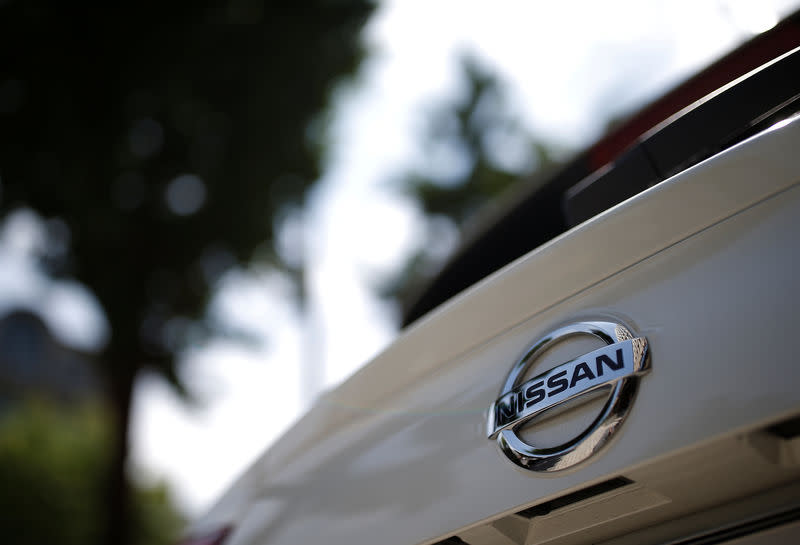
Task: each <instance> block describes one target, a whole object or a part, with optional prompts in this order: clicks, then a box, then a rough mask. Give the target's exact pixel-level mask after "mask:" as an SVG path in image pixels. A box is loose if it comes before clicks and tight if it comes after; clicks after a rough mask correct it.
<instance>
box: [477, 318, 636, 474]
mask: <svg viewBox="0 0 800 545" xmlns="http://www.w3.org/2000/svg"><path fill="white" fill-rule="evenodd" d="M580 335H589V336H592V337H596V338H599V339H600V340H602V341H603V342H604V343H605V344H606V346H604V347H602V348H600V349H598V350H594V351H592V352H589V353H586V354H584V355H582V356H580V357H578V358H575V359H573V360H570V361H568V362H566V363H562V364H561V365H557V366H556V367H553V368H552V369H550V370H548V371H545V372H543V373H541V374H538V375H536V376H535V377H533V378H531V379H529V380H527V381H524V382H523V379H524V377H525V374H526V372H527V371H528V370H529V369H530V368H531V366H532V365H533V364H534V363H535V362H536V360H537V359H538V358H539V357H540V356H541V355H542V354H543V353H544V352H545V351H546V350H547V349H549V348H552V347H553V346H554V345H556V344H558V343H561V342H563V341H565V340H567V339H570V338H574V337H576V336H580ZM649 370H650V355H649V350H648V344H647V339H645V338H644V337H635V336H634V335H633V334H632V333H631V332H630V330H629V329H628V328H627V327H625V326H624V325H622V324H620V323H616V322H605V321H597V322H578V323H574V324H571V325H568V326H564V327H561V328H558V329H556V330H555V331H552V332H550V333H549V334H548V335H546V336H544V337H542V338H541V339H539V340H538V341H537V342H536V343H535V344H534V345H533V346H532V347H531V348H530V349H529V350H528V351H527V352H526V354H525V355H524V356H523V357H522V358H521V359H520V360H519V361H518V362H517V363H516V365H514V367H513V368H512V369H511V372H510V373H509V375H508V377H507V378H506V381H505V384H504V385H503V389H502V390H501V395H500V396H499V398H498V399H497V400H496V401H495V402H494V403H492V405H491V407H490V408H489V415H488V419H487V430H486V431H487V436H488V438H489V439H496V440H497V444H498V446H499V447H500V450H501V451H502V452H503V453H504V454H505V455H506V456H507V457H508V458H509V459H510V460H511V461H512V462H514V463H515V464H517V465H518V466H520V467H523V468H525V469H529V470H532V471H540V472H550V471H559V470H562V469H566V468H568V467H572V466H574V465H575V464H578V463H580V462H582V461H584V460H586V459H587V458H589V457H590V456H592V455H593V454H594V453H596V452H597V451H598V450H600V449H601V448H602V447H603V446H604V445H605V444H606V443H607V442H608V440H609V439H611V437H612V436H613V435H614V433H616V431H617V430H618V429H619V427H620V425H621V424H622V422H623V421H624V420H625V417H626V416H627V415H628V412H629V411H630V408H631V406H632V404H633V398H634V397H635V394H636V389H637V387H638V382H639V378H640V377H641V375H643V374H645V373H646V372H647V371H649ZM598 390H608V391H609V393H608V397H607V399H606V402H605V404H604V405H603V409H602V410H601V411H600V414H599V415H598V416H597V417H596V418H595V419H594V421H593V422H592V423H591V424H590V425H589V427H588V428H586V429H585V430H584V431H583V432H582V433H580V434H579V435H578V436H577V437H575V438H573V439H571V440H569V441H567V442H566V443H563V444H561V445H558V446H555V447H547V448H537V447H535V446H533V445H529V444H528V443H526V442H524V441H523V440H522V439H521V438H520V437H519V434H518V430H519V429H520V428H521V427H522V426H523V425H526V424H529V423H532V421H533V420H534V419H535V418H536V417H537V416H540V415H542V414H543V413H545V412H547V411H551V410H552V409H555V408H556V407H559V406H561V405H563V404H565V403H568V402H571V401H575V400H578V399H580V398H582V397H584V396H589V397H592V398H593V397H594V396H591V395H590V394H593V393H596V392H597V391H598Z"/></svg>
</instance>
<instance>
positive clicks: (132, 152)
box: [0, 0, 373, 545]
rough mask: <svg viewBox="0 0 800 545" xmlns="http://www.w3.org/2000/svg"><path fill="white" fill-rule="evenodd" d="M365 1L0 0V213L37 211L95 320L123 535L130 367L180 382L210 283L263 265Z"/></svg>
mask: <svg viewBox="0 0 800 545" xmlns="http://www.w3.org/2000/svg"><path fill="white" fill-rule="evenodd" d="M372 9H373V6H372V3H371V2H369V1H367V0H306V1H301V2H294V3H285V4H280V5H279V7H273V6H272V4H270V3H267V2H263V1H259V0H212V1H210V2H203V3H197V2H190V1H188V0H178V1H174V2H155V1H148V0H144V1H142V0H139V1H137V2H121V3H120V2H116V3H113V4H110V5H107V6H103V7H102V8H98V7H97V6H96V5H94V4H93V3H89V2H82V1H78V2H59V1H57V0H29V1H24V2H23V1H14V0H10V1H7V2H2V3H0V183H2V186H0V189H2V195H1V200H0V213H7V212H8V211H11V210H14V209H16V208H19V207H24V206H27V207H31V208H33V209H35V210H36V211H37V212H38V213H39V214H40V215H41V216H42V217H44V218H45V219H46V221H47V225H48V228H49V229H50V231H51V235H52V236H51V237H50V239H51V242H53V244H51V245H50V246H49V247H48V250H47V251H46V252H45V255H44V258H45V261H46V263H47V265H48V266H49V269H50V271H51V272H52V273H53V274H54V275H62V276H67V277H72V278H75V279H77V280H78V281H80V282H82V283H83V284H84V285H86V286H87V287H88V288H89V289H90V290H91V291H92V292H93V293H94V295H95V296H96V297H97V299H98V300H99V303H100V305H101V306H102V309H103V311H104V313H105V315H106V317H107V319H108V322H109V323H110V325H111V338H110V340H109V342H108V343H107V345H106V346H105V347H104V349H103V350H102V353H101V354H100V355H99V357H98V361H99V362H101V365H100V366H99V367H100V369H101V372H102V374H103V376H104V378H105V379H106V384H107V392H108V399H109V406H110V408H111V412H112V416H113V419H112V431H113V433H112V434H111V441H110V445H111V451H110V458H109V459H110V462H109V464H108V468H109V469H108V479H107V481H106V492H105V498H104V500H103V502H102V507H103V508H104V509H106V511H107V516H105V517H103V520H104V521H105V524H106V532H105V533H104V534H103V538H102V541H103V542H105V543H108V544H109V545H125V544H126V543H129V542H130V539H129V536H130V532H129V524H128V517H127V515H126V513H128V511H129V510H128V508H127V498H128V494H127V493H126V486H127V485H126V479H125V470H124V468H125V459H126V453H127V428H128V418H129V411H130V402H131V393H132V388H133V384H134V381H135V377H136V375H137V373H138V372H139V371H140V370H141V369H143V368H150V369H153V370H155V371H157V372H159V373H160V374H161V375H162V376H164V377H165V378H167V379H168V380H170V381H171V382H172V383H173V384H174V385H175V386H176V387H178V388H180V387H181V385H180V381H179V380H178V378H177V373H176V355H177V354H178V352H179V351H180V350H181V349H182V348H183V347H184V346H185V340H186V332H187V331H188V330H189V329H191V328H188V327H186V324H191V323H192V322H195V323H197V322H198V321H201V320H202V317H203V310H204V306H205V304H206V301H207V298H208V295H209V293H210V289H211V287H212V286H213V285H214V283H215V280H216V279H217V278H218V277H219V276H220V274H221V273H223V272H224V271H225V270H228V269H229V268H230V267H232V266H234V265H236V264H239V263H245V262H247V261H249V260H250V259H252V258H253V257H254V256H255V257H258V258H262V259H265V260H266V261H268V262H271V263H273V264H280V258H279V257H278V256H277V255H276V252H274V251H273V245H272V240H273V236H274V233H275V230H276V222H278V221H279V217H280V215H281V213H282V211H284V210H286V209H287V208H288V207H290V206H291V205H292V204H293V203H299V202H301V201H302V199H303V196H304V193H305V191H306V190H307V189H308V187H309V185H310V184H311V183H312V182H313V181H314V180H316V179H317V178H318V175H319V166H318V152H319V149H318V148H319V145H320V142H321V139H320V138H319V135H320V131H321V129H320V127H321V126H322V125H323V123H322V122H321V121H320V120H322V119H324V118H323V117H321V115H320V114H321V112H322V111H323V109H324V107H325V104H326V101H327V99H328V97H329V94H330V92H331V90H332V88H333V86H334V85H335V84H336V82H337V81H338V80H339V79H340V78H341V77H342V76H346V75H349V74H351V73H352V72H353V71H354V69H355V68H356V66H357V65H358V63H359V61H360V59H361V56H362V50H361V45H360V39H359V35H360V29H361V27H362V25H363V23H364V22H365V20H366V18H367V17H368V15H369V14H370V12H371V10H372Z"/></svg>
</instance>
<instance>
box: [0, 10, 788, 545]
mask: <svg viewBox="0 0 800 545" xmlns="http://www.w3.org/2000/svg"><path fill="white" fill-rule="evenodd" d="M797 5H798V1H797V0H769V1H763V0H752V1H745V0H713V1H708V2H698V1H697V0H693V1H691V2H689V1H683V0H679V1H675V0H673V1H670V2H666V1H665V2H640V1H634V0H620V1H613V2H589V1H579V0H562V1H560V2H549V3H542V2H529V1H528V2H526V1H512V0H509V1H506V2H502V3H499V4H498V3H496V2H492V3H490V2H468V1H463V0H461V1H458V0H452V1H444V0H443V1H437V2H430V1H427V2H425V1H414V0H402V1H401V0H384V1H381V2H375V3H373V2H369V1H356V0H353V1H351V0H339V1H334V0H328V1H326V0H317V1H311V0H309V1H304V2H296V3H294V4H292V5H291V7H288V6H283V7H281V8H275V7H273V6H272V5H271V3H265V2H261V1H259V0H212V1H211V2H207V3H204V4H203V7H199V5H198V4H197V3H195V2H188V1H184V0H177V1H174V2H169V3H166V2H148V1H140V2H136V3H126V2H122V3H117V4H116V5H115V6H114V7H109V8H107V9H106V10H104V11H98V10H97V9H95V8H94V7H93V6H91V5H90V4H88V3H83V2H70V3H63V2H57V1H55V0H49V1H48V0H31V1H22V0H0V43H2V47H0V59H1V61H0V536H3V537H2V538H3V540H4V542H8V543H25V544H27V543H37V544H38V543H48V542H52V543H61V544H73V543H74V544H78V543H80V544H87V543H106V544H109V545H110V544H133V543H135V544H142V545H144V544H160V543H170V542H172V541H173V540H174V539H176V537H177V536H178V535H179V533H180V531H181V528H182V526H183V524H184V523H185V521H186V520H187V519H188V518H191V517H195V516H198V515H199V514H200V513H201V512H202V511H203V510H204V509H206V508H208V507H209V506H210V504H211V502H213V500H214V498H215V497H216V496H218V495H219V494H220V493H221V492H222V491H223V490H224V489H225V487H226V486H228V485H229V484H230V483H231V481H232V480H233V479H234V478H235V477H236V475H237V474H239V473H241V472H242V471H243V470H244V468H245V467H246V466H247V464H249V463H251V462H252V461H253V460H254V459H255V457H256V456H258V455H259V454H260V453H261V452H263V451H264V449H266V448H267V447H268V446H269V445H270V443H272V442H273V441H275V440H276V439H277V438H278V437H279V436H280V434H281V433H283V432H284V431H286V430H288V429H290V428H291V427H292V426H293V425H294V423H295V422H296V421H297V419H298V418H300V417H301V416H302V414H303V412H304V411H305V410H307V408H308V407H309V405H310V404H311V403H313V400H314V399H315V397H316V396H317V395H319V393H320V392H321V391H323V390H325V389H329V388H333V387H335V386H336V385H337V384H338V383H340V382H341V381H342V380H345V379H346V378H347V377H348V376H349V375H350V374H352V373H353V372H354V371H355V370H356V369H358V368H359V367H360V366H362V365H364V364H365V363H366V362H368V361H369V359H370V358H371V357H372V356H374V355H375V354H376V353H377V352H378V351H380V350H381V348H382V347H384V346H385V345H386V344H387V343H389V342H391V340H392V338H393V337H394V336H395V335H396V334H397V332H398V327H399V321H400V318H399V317H400V315H401V309H402V307H403V304H404V302H405V303H406V304H408V302H409V301H411V300H413V295H414V293H415V292H416V290H419V289H420V286H422V285H424V283H425V281H426V278H430V277H431V275H433V274H435V272H436V270H437V269H438V268H439V267H441V265H442V263H443V262H444V261H445V260H446V259H447V256H448V255H450V254H451V253H452V252H453V251H454V249H455V248H456V247H457V246H458V244H459V241H460V240H461V239H462V238H463V233H464V232H465V231H466V232H468V231H469V229H472V228H475V225H479V224H480V222H481V221H482V220H481V218H482V217H484V216H485V215H486V214H487V212H486V208H487V206H488V207H489V208H491V203H493V202H496V200H497V199H498V198H500V199H503V198H510V197H508V196H507V195H508V194H509V192H511V193H513V192H514V191H517V190H519V187H520V186H521V185H526V184H535V183H537V179H539V177H540V176H541V173H542V172H547V171H548V170H550V169H553V168H556V167H557V166H558V165H559V164H561V163H563V162H564V161H566V160H567V159H568V158H569V157H570V156H571V154H573V153H575V152H577V151H579V150H580V149H581V148H582V147H584V146H587V145H588V144H590V143H591V142H592V141H594V140H596V139H597V138H599V137H600V136H601V135H602V134H603V132H604V131H605V130H606V129H607V128H608V127H609V126H612V125H613V124H614V123H616V122H618V121H619V120H620V119H623V118H624V117H625V116H626V115H628V114H630V113H631V112H632V111H635V110H636V109H637V108H638V107H641V106H642V105H644V104H646V103H647V102H648V101H650V100H653V99H654V98H656V97H657V96H658V95H659V94H660V93H663V92H664V91H665V90H667V89H669V88H670V87H671V86H674V85H676V84H677V83H679V82H680V81H682V80H683V79H685V78H686V77H688V76H689V75H691V74H692V73H693V72H695V71H696V70H698V69H699V68H701V67H703V66H704V65H706V64H708V63H709V62H710V61H712V60H714V59H715V58H717V57H719V56H721V55H722V54H723V53H725V52H727V51H729V50H730V49H731V48H733V47H734V46H736V45H737V44H739V43H741V42H743V41H745V40H747V39H748V38H750V37H752V36H754V35H756V34H758V33H760V32H763V31H764V30H767V29H769V28H770V27H772V26H774V25H775V24H776V23H777V22H778V21H779V19H780V18H781V17H782V16H784V15H786V14H788V13H789V12H791V11H792V10H794V9H796V8H797Z"/></svg>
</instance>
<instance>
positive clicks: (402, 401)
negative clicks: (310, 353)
mask: <svg viewBox="0 0 800 545" xmlns="http://www.w3.org/2000/svg"><path fill="white" fill-rule="evenodd" d="M798 149H800V122H798V120H795V121H794V122H790V123H786V124H784V125H783V126H782V127H780V128H774V129H771V130H769V131H766V132H764V133H762V134H760V135H757V136H756V137H753V138H752V139H750V140H748V141H745V142H743V143H741V144H739V145H737V146H735V147H734V148H731V149H729V150H727V151H726V152H724V153H722V154H720V155H718V156H715V157H713V158H711V159H709V160H707V161H705V162H703V163H700V164H699V165H697V166H695V167H693V168H691V169H689V170H688V171H685V172H683V173H681V174H679V175H677V176H675V177H673V178H671V179H670V180H667V181H666V182H663V183H661V184H659V185H658V186H656V187H654V188H652V189H650V190H648V191H646V192H644V193H642V194H640V195H637V196H636V197H634V198H632V199H630V200H628V201H626V202H624V203H622V204H620V205H619V206H617V207H615V208H613V209H611V210H609V211H607V212H605V213H603V214H601V215H600V216H597V217H595V218H593V219H592V220H590V221H588V222H586V223H584V224H582V225H580V226H578V227H576V228H575V229H573V230H571V231H569V232H567V233H565V234H564V235H562V236H561V237H558V238H557V239H555V240H553V241H551V242H550V243H548V244H546V245H544V246H542V247H540V248H538V249H537V250H535V251H533V252H531V253H530V254H528V255H527V256H525V257H524V258H522V259H520V260H519V261H517V262H515V263H513V264H511V265H510V266H508V267H507V268H505V269H503V270H501V271H499V272H498V273H496V274H495V275H493V276H491V277H490V278H488V279H486V280H485V281H483V282H481V283H479V284H478V285H476V286H474V287H473V288H471V289H469V290H467V291H466V292H465V293H463V294H461V295H460V296H459V297H457V298H456V299H454V300H452V301H451V302H449V303H448V304H446V305H444V306H443V307H441V308H439V309H438V310H437V311H435V312H433V313H431V314H430V315H428V316H427V317H425V318H423V319H422V320H420V321H418V322H417V323H416V324H414V325H413V326H412V327H411V328H409V329H408V330H406V332H404V334H403V335H402V336H401V337H400V338H398V340H397V341H396V342H395V343H394V344H393V345H392V346H391V347H389V348H388V349H387V350H386V351H385V352H384V353H383V354H381V355H380V356H378V357H377V358H376V359H375V360H374V361H372V362H371V363H370V364H369V365H367V366H366V367H365V368H364V369H362V370H361V371H360V372H359V373H357V374H356V375H355V376H354V377H352V378H351V379H350V380H349V381H348V382H347V383H345V384H344V385H342V386H341V387H339V388H338V389H337V390H335V391H333V392H330V393H329V394H327V395H326V396H325V397H324V398H322V399H321V400H320V402H319V403H318V404H317V406H315V407H314V409H312V410H311V411H310V412H309V413H308V414H307V415H306V416H305V417H304V418H303V419H302V420H301V421H300V422H298V423H297V425H296V426H295V427H294V428H293V429H292V430H291V431H290V432H289V433H287V435H286V436H284V438H283V439H282V440H281V441H279V442H278V443H277V444H276V445H274V446H273V447H272V448H271V449H270V450H269V451H268V452H267V453H266V454H265V455H264V456H263V457H262V458H261V459H260V460H258V461H257V462H256V463H255V464H254V465H253V466H252V467H251V468H250V469H249V470H248V471H247V472H246V474H245V475H243V476H242V478H241V479H240V480H239V481H238V483H237V484H236V485H235V486H234V487H233V488H232V489H231V490H230V491H229V493H228V494H226V495H225V496H224V497H223V498H222V499H221V500H220V502H219V503H218V504H217V506H216V507H214V508H213V509H212V510H211V511H210V512H209V513H208V514H207V515H206V516H205V517H203V518H202V519H200V520H198V521H196V523H195V524H194V525H193V527H192V530H194V531H196V532H198V533H199V532H202V530H203V529H204V528H213V527H218V526H220V525H227V524H232V525H233V526H234V531H233V533H232V534H231V536H230V539H229V541H228V543H230V544H231V545H243V544H247V545H256V544H284V543H285V544H297V543H314V542H325V543H327V544H348V545H360V544H374V543H376V542H380V543H382V544H385V545H409V544H414V543H428V542H434V541H436V540H437V539H440V538H441V537H443V536H447V535H451V534H452V533H454V532H455V531H456V530H458V529H460V528H463V527H466V526H470V525H474V524H477V523H479V522H481V521H482V520H485V519H488V518H491V517H494V516H496V515H498V514H501V513H510V512H514V511H517V510H519V509H520V508H521V507H524V506H528V505H531V504H533V503H534V502H536V501H539V500H545V499H548V498H552V497H554V496H556V495H558V494H561V493H563V492H564V491H567V490H570V489H575V488H578V487H580V486H584V485H586V484H591V483H593V482H598V481H601V480H603V479H605V478H608V476H614V475H618V474H620V472H623V471H625V470H626V469H629V468H633V467H636V466H637V465H641V464H643V463H645V462H647V461H649V460H653V459H655V458H657V457H660V456H663V455H665V454H668V453H671V452H675V451H678V450H680V449H685V448H687V447H690V446H692V445H697V444H699V443H702V442H704V441H708V440H710V439H712V438H715V437H720V436H724V435H729V434H735V433H740V432H742V431H744V430H748V429H751V428H753V427H756V426H762V425H764V424H765V423H768V422H770V421H773V420H775V419H778V418H782V417H785V416H788V415H790V414H793V413H795V412H797V411H798V410H800V390H798V385H800V367H799V366H798V365H797V363H796V361H795V359H794V358H795V354H796V348H795V345H794V343H793V342H792V341H793V338H794V337H796V336H797V333H796V332H794V331H793V328H792V326H793V325H794V324H796V323H797V313H798V308H799V307H800V288H798V278H800V250H799V249H798V248H800V246H799V245H798V235H800V154H798V152H797V150H798ZM521 236H522V235H521ZM598 319H611V320H619V321H621V322H623V323H626V324H629V325H630V326H631V327H632V329H633V330H634V331H635V332H636V333H637V334H639V335H642V336H645V337H646V338H647V339H648V341H649V343H650V350H651V357H652V361H653V366H652V370H651V372H650V373H649V374H647V375H646V376H644V377H643V378H642V380H641V383H640V385H639V392H638V394H637V398H636V400H635V404H634V406H633V409H632V410H631V412H630V415H629V416H628V419H627V421H626V422H625V423H624V425H623V426H622V427H621V429H620V431H619V432H618V433H617V434H616V436H615V437H614V440H613V441H612V443H611V444H610V445H609V446H607V447H605V448H604V449H603V450H601V451H600V453H598V454H597V455H595V456H593V457H591V458H590V459H589V460H587V461H586V462H584V463H582V464H580V465H578V466H576V467H574V468H571V469H569V470H566V471H563V472H558V473H556V474H553V475H547V476H543V475H541V474H537V473H533V472H528V471H525V470H522V469H520V468H518V467H516V466H515V465H513V464H512V463H510V462H509V461H508V460H507V459H506V458H505V457H504V456H503V455H502V454H501V453H500V452H499V451H498V449H497V446H496V444H495V442H494V441H491V440H488V439H487V438H486V433H485V431H486V428H485V426H486V416H487V409H488V407H489V406H490V405H491V404H492V403H493V402H494V401H495V400H496V399H497V397H498V394H499V393H500V390H501V388H502V385H503V382H504V380H505V378H506V376H507V375H508V373H509V370H510V369H511V367H512V366H513V365H514V363H515V362H516V361H518V360H519V358H520V357H521V356H522V355H523V354H524V353H525V351H526V349H527V348H528V347H529V346H530V344H531V342H532V341H534V340H535V339H537V338H539V337H541V336H542V335H544V334H546V333H547V332H548V331H551V330H553V329H554V328H556V327H560V326H563V325H567V324H569V323H572V322H575V321H580V320H598ZM252 433H258V430H252Z"/></svg>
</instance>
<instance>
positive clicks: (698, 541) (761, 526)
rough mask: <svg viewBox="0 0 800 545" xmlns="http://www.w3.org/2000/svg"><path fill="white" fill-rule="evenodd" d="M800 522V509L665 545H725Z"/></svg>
mask: <svg viewBox="0 0 800 545" xmlns="http://www.w3.org/2000/svg"><path fill="white" fill-rule="evenodd" d="M797 520H800V507H799V508H795V509H791V510H788V511H784V512H782V513H777V514H774V515H770V516H767V517H762V518H759V519H755V520H752V521H748V522H745V523H742V524H737V525H735V526H730V527H728V528H723V529H721V530H717V531H714V532H710V533H707V534H704V535H701V536H693V537H689V538H685V539H680V540H678V541H670V542H669V543H667V544H665V545H715V544H717V543H725V542H728V541H730V540H732V539H736V538H737V537H743V536H747V535H750V534H754V533H756V532H761V531H764V530H769V529H771V528H776V527H778V526H781V525H783V524H787V523H790V522H795V521H797Z"/></svg>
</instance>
